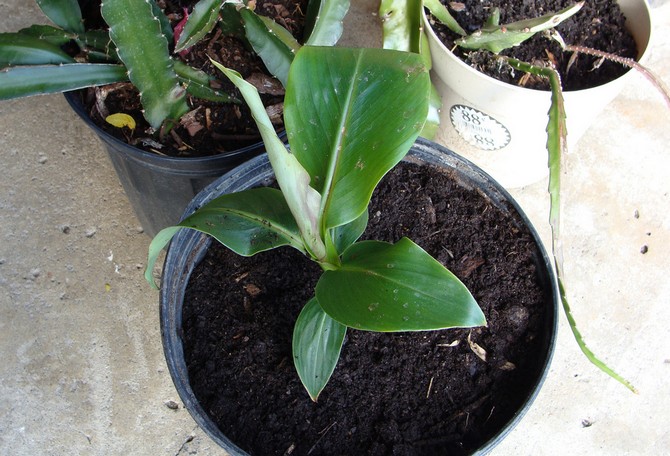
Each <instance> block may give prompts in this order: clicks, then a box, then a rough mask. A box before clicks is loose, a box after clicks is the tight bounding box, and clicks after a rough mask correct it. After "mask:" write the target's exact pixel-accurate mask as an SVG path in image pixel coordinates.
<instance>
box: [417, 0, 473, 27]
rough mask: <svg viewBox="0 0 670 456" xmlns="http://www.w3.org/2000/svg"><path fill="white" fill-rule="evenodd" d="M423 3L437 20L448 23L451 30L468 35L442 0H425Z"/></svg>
mask: <svg viewBox="0 0 670 456" xmlns="http://www.w3.org/2000/svg"><path fill="white" fill-rule="evenodd" d="M423 4H424V6H425V7H426V8H428V11H430V14H432V15H433V16H435V17H436V18H437V20H439V21H440V22H442V23H443V24H444V25H446V26H447V27H448V28H449V30H451V31H452V32H454V33H456V34H458V35H461V36H465V35H467V33H465V30H463V27H461V26H460V25H459V24H458V22H456V19H454V16H452V15H451V13H450V12H449V10H448V9H447V7H446V6H444V5H443V4H442V3H441V2H440V0H423Z"/></svg>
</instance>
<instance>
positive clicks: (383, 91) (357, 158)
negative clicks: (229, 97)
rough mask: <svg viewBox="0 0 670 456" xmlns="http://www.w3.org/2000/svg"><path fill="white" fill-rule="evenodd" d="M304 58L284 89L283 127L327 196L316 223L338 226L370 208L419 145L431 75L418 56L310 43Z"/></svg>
mask: <svg viewBox="0 0 670 456" xmlns="http://www.w3.org/2000/svg"><path fill="white" fill-rule="evenodd" d="M299 54H300V55H301V58H300V60H299V61H298V60H296V61H294V63H293V65H291V73H290V76H289V85H288V87H287V89H286V97H285V113H284V117H285V123H286V129H287V131H288V132H289V133H288V138H289V143H290V144H291V151H292V152H293V154H294V155H295V156H296V157H297V159H298V161H299V162H300V163H301V164H302V166H303V167H305V169H306V170H307V171H308V172H309V175H310V176H311V185H312V186H313V187H314V188H315V189H316V190H317V191H318V192H319V193H320V194H321V195H322V197H323V200H322V203H321V210H320V217H319V218H320V219H321V220H322V223H323V226H324V227H325V228H333V227H336V226H340V225H344V224H346V223H349V222H351V221H352V220H354V219H356V218H358V217H359V216H360V215H361V214H362V213H363V212H364V211H365V209H366V208H367V205H368V202H369V201H370V196H371V195H372V190H373V189H374V188H375V186H376V185H377V183H378V182H379V180H380V179H381V177H382V176H383V175H384V174H386V172H387V171H388V170H389V169H391V168H392V167H393V166H395V165H396V164H397V163H398V162H399V161H400V160H401V159H402V158H403V157H404V155H405V154H406V153H407V151H408V150H409V148H410V147H411V145H412V144H413V143H414V141H415V140H416V138H417V136H418V135H419V132H420V131H421V129H422V128H423V125H424V122H425V120H426V115H427V112H428V97H429V94H430V78H429V75H428V70H427V69H426V67H425V66H424V65H423V64H422V62H421V57H420V56H419V55H418V54H411V53H405V52H399V51H391V50H379V49H346V48H336V47H330V48H324V47H312V46H305V47H303V48H302V49H301V50H300V52H299ZM380 81H385V83H384V84H381V83H380ZM389 113H393V114H392V115H389Z"/></svg>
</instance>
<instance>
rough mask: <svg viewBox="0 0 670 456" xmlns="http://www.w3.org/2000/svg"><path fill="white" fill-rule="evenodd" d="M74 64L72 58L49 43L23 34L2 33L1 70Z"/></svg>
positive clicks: (0, 43) (0, 42)
mask: <svg viewBox="0 0 670 456" xmlns="http://www.w3.org/2000/svg"><path fill="white" fill-rule="evenodd" d="M73 62H74V59H73V58H72V57H70V56H69V55H67V54H66V53H65V52H63V50H61V48H59V47H58V46H57V45H56V44H52V43H50V42H49V41H46V40H42V39H39V38H37V37H34V36H29V35H24V34H22V33H0V68H2V67H6V66H10V65H48V64H59V63H73Z"/></svg>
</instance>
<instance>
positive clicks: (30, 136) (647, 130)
mask: <svg viewBox="0 0 670 456" xmlns="http://www.w3.org/2000/svg"><path fill="white" fill-rule="evenodd" d="M353 3H354V6H355V8H354V10H353V13H354V15H355V17H352V18H351V19H350V23H349V28H348V30H349V31H351V30H353V31H354V34H358V35H357V36H358V38H360V35H361V34H363V35H365V36H364V38H365V42H366V43H372V44H374V43H375V42H376V40H377V35H375V33H376V32H375V31H374V30H373V28H372V27H371V25H370V24H374V23H375V17H374V16H373V12H374V10H375V8H374V6H373V5H374V3H375V0H366V1H360V2H359V1H357V0H354V2H353ZM653 6H654V10H653V15H654V20H655V26H654V40H653V42H652V45H651V49H650V52H649V59H648V62H647V63H648V65H649V66H650V67H651V68H652V69H653V70H654V71H655V72H656V73H658V74H660V75H661V76H663V77H664V78H665V80H666V81H669V82H670V63H669V62H670V59H669V58H668V57H670V5H668V2H665V1H656V2H653ZM0 8H1V11H3V13H4V14H3V15H2V17H0V31H13V30H16V29H17V28H18V27H20V26H25V25H29V24H31V23H33V22H36V21H43V20H44V18H43V16H41V14H40V13H39V11H38V10H37V8H36V7H35V6H34V5H33V4H32V2H26V1H24V0H0ZM371 34H372V35H371ZM350 40H351V39H350ZM350 42H356V41H355V40H354V41H350ZM669 122H670V111H669V110H668V109H667V108H666V107H665V106H664V105H663V103H662V101H661V99H660V98H659V97H658V96H657V95H656V93H655V92H654V91H653V90H652V89H651V88H650V86H649V85H648V83H647V82H646V81H645V80H643V79H642V78H641V77H637V76H636V77H634V78H632V79H631V82H630V83H629V84H628V86H627V87H626V88H625V89H624V91H623V92H622V93H621V95H620V96H619V97H618V98H617V99H616V100H615V101H614V102H613V103H612V104H611V105H610V106H609V107H608V109H607V110H606V112H604V113H603V114H602V115H601V116H600V117H599V118H598V119H597V120H596V122H595V123H594V124H593V126H592V127H591V128H590V129H589V130H588V132H587V133H586V134H585V136H584V137H583V138H582V139H581V140H580V142H579V144H578V146H577V147H576V148H575V149H574V150H573V151H572V153H571V154H570V155H569V156H568V158H567V165H568V169H567V173H566V178H565V181H566V182H565V192H564V200H565V203H566V208H565V218H566V225H565V227H564V240H565V260H566V274H567V279H568V282H567V286H568V292H569V296H570V298H571V300H572V304H573V309H574V314H575V316H576V318H577V320H578V321H579V322H580V323H581V329H582V331H583V333H584V335H585V337H586V338H587V341H588V343H589V345H590V346H591V348H593V349H594V350H595V351H596V352H597V353H598V354H599V355H600V356H601V357H602V358H603V359H604V360H606V361H607V362H608V363H609V364H610V365H611V366H613V367H615V368H616V369H617V370H618V371H619V372H620V373H621V374H622V375H624V376H625V377H627V378H628V379H630V380H631V381H632V382H633V383H634V384H635V385H636V386H637V388H638V389H639V391H640V393H639V394H637V395H634V394H631V393H629V392H628V391H627V390H626V389H624V388H623V387H622V386H620V385H619V384H618V383H616V382H614V381H613V380H611V379H609V378H608V377H606V376H605V375H604V374H602V373H601V372H600V371H598V370H597V369H595V368H594V367H593V366H591V365H590V364H589V363H588V362H587V361H586V360H585V359H584V357H583V356H582V355H581V353H580V352H579V349H578V347H577V345H576V344H575V342H574V340H573V339H572V336H571V334H570V332H569V330H568V328H567V324H566V321H565V318H564V317H562V318H561V323H560V333H559V340H558V346H557V350H556V354H555V357H554V362H553V364H552V368H551V371H550V373H549V376H548V378H547V380H546V383H545V385H544V388H543V389H542V391H541V393H540V395H539V397H538V399H537V400H536V402H535V404H534V406H533V408H532V409H531V410H530V412H529V413H528V415H527V416H526V417H525V418H524V419H523V420H522V422H521V423H520V425H519V426H518V427H517V428H516V429H515V430H514V431H513V432H512V433H511V434H510V435H509V436H508V437H507V439H505V441H504V442H503V443H502V444H500V445H499V447H498V448H497V449H496V450H495V451H494V452H493V454H494V455H554V454H574V455H586V454H589V455H594V454H598V455H600V454H602V455H661V454H668V453H670V430H669V426H668V423H670V337H669V335H670V334H669V332H668V322H670V284H669V281H668V279H667V273H668V270H669V267H668V266H669V265H670V260H669V259H668V258H669V257H670V216H669V215H668V214H669V213H670V179H668V177H669V175H670V160H669V159H668V158H667V156H666V155H665V153H666V151H667V144H668V143H670V129H668V128H667V125H668V123H669ZM0 170H1V172H2V178H0V454H2V455H16V456H29V455H30V456H32V455H74V454H76V455H130V454H132V455H178V454H179V455H185V454H202V455H220V454H224V453H223V451H222V450H220V449H218V448H217V447H216V446H215V445H214V444H213V443H212V442H211V441H210V440H209V439H208V438H207V437H206V436H205V435H204V434H203V433H202V431H201V430H199V429H198V428H197V426H196V425H195V423H194V422H193V420H192V419H191V418H190V416H189V415H188V412H187V411H186V410H184V409H183V407H182V406H181V403H180V402H179V398H178V396H177V394H176V391H175V390H174V388H173V386H172V382H171V380H170V376H169V373H168V372H167V369H166V366H165V362H164V359H163V353H162V347H161V342H160V335H159V327H158V304H157V300H158V294H157V292H155V291H154V290H151V289H150V288H149V287H148V286H147V285H146V283H145V282H144V280H143V278H142V270H143V267H144V264H145V255H146V251H147V247H148V245H149V241H150V239H149V238H148V237H147V236H146V235H145V234H142V233H141V229H140V227H139V226H138V222H137V220H136V218H135V216H134V214H133V213H132V211H131V208H130V206H129V204H128V202H127V200H126V199H125V196H124V194H123V191H122V189H121V187H120V184H119V182H118V180H117V178H116V176H115V174H114V171H113V169H112V167H111V165H110V163H109V161H108V159H107V157H106V155H105V153H104V151H103V148H102V146H101V144H100V143H99V142H98V140H97V139H96V138H95V136H94V135H93V133H92V132H91V131H89V130H88V129H87V128H86V127H85V126H84V124H83V123H82V122H81V121H80V120H79V119H78V118H77V117H76V116H75V115H74V113H72V111H70V109H69V108H68V106H67V104H66V103H65V101H64V99H63V98H62V97H61V96H43V97H39V98H32V99H26V100H18V101H10V102H2V103H0ZM545 188H546V182H539V183H537V184H534V185H532V186H529V187H526V188H523V189H519V190H515V191H514V192H513V193H514V195H515V196H516V197H517V198H518V200H519V201H520V203H521V204H522V206H523V207H524V209H525V210H526V211H527V213H528V214H529V216H530V217H531V219H532V220H533V221H534V223H535V224H536V226H537V228H538V229H539V231H540V232H541V233H542V234H543V236H544V238H545V239H547V236H548V233H549V230H548V226H547V222H546V220H547V198H546V195H545V190H544V189H545ZM636 214H638V215H637V216H636ZM644 245H646V246H648V252H647V253H646V254H642V253H641V252H640V249H641V248H642V246H644ZM168 401H175V402H176V403H177V404H178V405H179V407H178V408H177V409H176V410H174V409H171V408H169V407H168V406H167V405H166V403H167V402H168Z"/></svg>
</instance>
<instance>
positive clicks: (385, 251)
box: [316, 238, 486, 332]
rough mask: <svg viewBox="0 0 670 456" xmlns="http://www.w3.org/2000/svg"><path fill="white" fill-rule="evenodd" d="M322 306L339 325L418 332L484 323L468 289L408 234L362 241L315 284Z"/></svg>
mask: <svg viewBox="0 0 670 456" xmlns="http://www.w3.org/2000/svg"><path fill="white" fill-rule="evenodd" d="M316 298H317V299H318V301H319V304H320V305H321V308H322V309H323V310H324V311H325V312H326V313H327V314H328V315H330V316H331V317H332V318H333V319H335V320H336V321H338V322H340V323H342V324H343V325H346V326H349V327H352V328H356V329H363V330H370V331H384V332H389V331H422V330H435V329H445V328H454V327H457V328H464V327H472V326H481V325H485V324H486V319H485V318H484V314H483V313H482V311H481V309H480V308H479V306H478V305H477V303H476V302H475V299H474V298H473V297H472V295H471V294H470V292H469V291H468V289H467V288H466V287H465V285H463V283H462V282H461V281H460V280H458V278H457V277H456V276H455V275H453V274H452V273H451V272H450V271H449V270H447V269H446V268H445V267H444V266H442V265H441V264H440V263H439V262H438V261H437V260H435V259H434V258H433V257H431V256H430V255H429V254H428V253H426V251H425V250H423V249H422V248H421V247H419V246H418V245H416V244H415V243H413V242H412V241H410V240H409V239H407V238H403V239H401V240H400V241H398V242H397V243H396V244H389V243H386V242H379V241H363V242H359V243H356V244H354V245H352V246H351V247H350V248H349V249H347V250H346V251H345V252H344V255H343V257H342V266H341V268H339V269H337V270H333V271H326V272H324V274H323V276H322V277H321V279H320V280H319V282H318V283H317V285H316Z"/></svg>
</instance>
